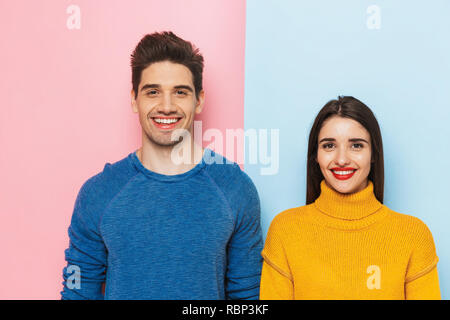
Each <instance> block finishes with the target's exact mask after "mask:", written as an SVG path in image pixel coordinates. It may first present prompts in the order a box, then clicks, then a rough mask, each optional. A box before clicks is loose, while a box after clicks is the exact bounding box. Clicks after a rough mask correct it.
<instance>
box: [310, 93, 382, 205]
mask: <svg viewBox="0 0 450 320" xmlns="http://www.w3.org/2000/svg"><path fill="white" fill-rule="evenodd" d="M332 116H338V117H342V118H349V119H353V120H356V121H358V122H359V123H360V124H361V125H362V126H363V127H364V128H365V129H366V130H367V131H368V132H369V134H370V140H371V145H372V159H371V161H372V162H371V167H370V172H369V177H368V178H369V180H371V181H372V182H373V187H374V188H373V189H374V193H375V197H376V198H377V199H378V201H380V202H381V203H383V194H384V157H383V141H382V139H381V131H380V127H379V125H378V121H377V119H376V118H375V116H374V114H373V113H372V110H370V109H369V107H367V106H366V105H365V104H364V103H362V102H361V101H359V100H358V99H356V98H353V97H350V96H340V97H338V99H337V100H331V101H329V102H328V103H327V104H326V105H325V106H323V108H322V109H321V110H320V111H319V114H318V115H317V117H316V119H315V120H314V124H313V125H312V128H311V132H310V133H309V141H308V159H307V174H306V204H310V203H313V202H314V201H315V200H316V199H317V198H318V197H319V195H320V182H321V181H322V180H323V179H324V177H323V175H322V172H321V171H320V167H319V164H318V163H317V161H316V159H317V149H318V139H319V132H320V129H321V128H322V126H323V123H324V122H325V120H327V119H329V118H330V117H332Z"/></svg>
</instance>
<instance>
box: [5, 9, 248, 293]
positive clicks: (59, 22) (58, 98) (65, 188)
mask: <svg viewBox="0 0 450 320" xmlns="http://www.w3.org/2000/svg"><path fill="white" fill-rule="evenodd" d="M71 4H75V5H78V6H79V7H80V9H81V29H80V30H76V29H75V30H69V29H68V28H67V27H66V20H67V19H68V17H69V16H70V14H68V13H66V9H67V7H68V6H69V5H71ZM0 23H1V28H0V38H1V39H2V40H1V41H2V48H1V50H0V70H1V75H2V76H1V78H0V93H1V108H0V146H1V151H0V254H1V263H0V299H59V298H60V294H59V292H60V291H61V289H62V285H61V282H62V268H63V267H64V266H65V261H64V250H65V249H66V248H67V246H68V236H67V228H68V226H69V223H70V218H71V215H72V210H73V205H74V201H75V198H76V195H77V193H78V191H79V189H80V187H81V185H82V183H83V182H84V181H86V179H88V178H89V177H90V176H92V175H94V174H96V173H97V172H99V171H101V170H102V169H103V166H104V164H105V162H115V161H117V160H120V159H122V158H123V157H125V156H126V155H127V154H128V153H129V152H132V151H134V150H135V149H137V148H138V147H139V146H140V142H141V141H140V136H141V133H140V132H141V131H140V125H139V122H138V119H137V116H136V115H135V114H134V113H132V110H131V107H130V90H131V71H130V67H129V65H130V54H131V52H132V50H133V49H134V47H135V46H136V44H137V43H138V41H139V40H140V39H141V37H142V36H144V35H145V34H146V33H151V32H154V31H164V30H172V31H174V32H175V33H176V34H177V35H179V36H181V37H183V38H185V39H187V40H190V41H192V42H193V43H194V44H195V45H196V46H198V47H199V48H200V50H201V52H202V53H203V55H204V57H205V73H204V88H205V93H206V103H205V109H204V112H203V114H202V115H201V116H200V117H199V118H198V119H199V120H203V121H204V123H203V130H205V129H208V128H218V129H220V130H221V131H222V132H223V133H225V129H226V128H229V129H234V128H243V126H244V119H243V105H244V41H245V39H244V37H245V1H243V0H232V1H230V0H221V1H219V0H214V1H211V0H179V1H176V0H164V1H160V0H157V1H156V0H153V1H150V0H142V1H141V0H139V1H138V0H134V1H113V0H96V1H92V0H77V1H62V0H53V1H51V0H40V1H28V0H27V1H24V0H14V1H12V0H9V1H6V0H5V1H1V2H0ZM225 155H226V153H225Z"/></svg>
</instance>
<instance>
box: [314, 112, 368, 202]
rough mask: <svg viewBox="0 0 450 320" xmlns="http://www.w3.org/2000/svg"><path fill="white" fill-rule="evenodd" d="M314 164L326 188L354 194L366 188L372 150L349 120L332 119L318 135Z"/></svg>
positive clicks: (360, 129) (365, 135) (362, 130)
mask: <svg viewBox="0 0 450 320" xmlns="http://www.w3.org/2000/svg"><path fill="white" fill-rule="evenodd" d="M318 142H319V143H318V149H317V158H316V161H317V162H318V163H319V166H320V170H321V171H322V174H323V176H324V177H325V182H326V183H327V185H328V186H329V187H331V188H332V189H334V190H336V191H337V192H340V193H355V192H358V191H361V190H363V189H364V188H365V187H366V186H367V181H368V178H367V177H368V176H369V172H370V164H371V156H372V146H371V143H370V134H369V132H368V131H367V130H366V129H365V128H364V127H363V126H362V125H361V124H360V123H359V122H358V121H355V120H353V119H349V118H342V117H339V116H332V117H331V118H328V119H327V120H326V121H325V122H324V123H323V125H322V128H321V129H320V132H319V139H318Z"/></svg>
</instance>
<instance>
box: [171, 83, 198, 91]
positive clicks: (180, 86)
mask: <svg viewBox="0 0 450 320" xmlns="http://www.w3.org/2000/svg"><path fill="white" fill-rule="evenodd" d="M174 88H175V89H186V90H188V91H190V92H194V89H192V87H191V86H187V85H184V84H180V85H178V86H175V87H174Z"/></svg>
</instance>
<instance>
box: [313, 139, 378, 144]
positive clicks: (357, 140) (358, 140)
mask: <svg viewBox="0 0 450 320" xmlns="http://www.w3.org/2000/svg"><path fill="white" fill-rule="evenodd" d="M324 141H336V139H335V138H323V139H321V140H320V141H319V143H322V142H324ZM348 141H349V142H360V141H363V142H365V143H367V144H368V143H369V142H367V141H366V140H365V139H363V138H351V139H348Z"/></svg>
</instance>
